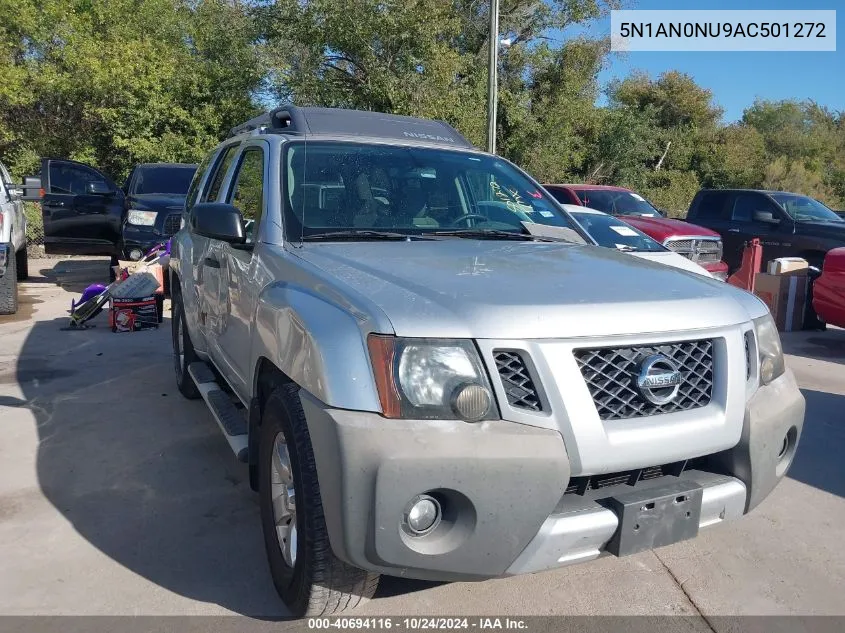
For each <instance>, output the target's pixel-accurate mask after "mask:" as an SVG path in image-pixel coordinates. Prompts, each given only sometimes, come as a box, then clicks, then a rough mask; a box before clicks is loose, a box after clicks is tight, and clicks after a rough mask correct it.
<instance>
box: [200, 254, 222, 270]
mask: <svg viewBox="0 0 845 633" xmlns="http://www.w3.org/2000/svg"><path fill="white" fill-rule="evenodd" d="M202 263H203V264H205V265H206V266H208V267H209V268H220V262H218V261H217V260H216V259H214V258H213V257H206V258H205V259H204V260H203V262H202Z"/></svg>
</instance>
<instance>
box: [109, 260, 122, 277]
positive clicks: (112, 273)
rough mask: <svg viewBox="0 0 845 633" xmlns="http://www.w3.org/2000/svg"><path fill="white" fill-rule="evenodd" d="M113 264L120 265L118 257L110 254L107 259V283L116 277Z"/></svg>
mask: <svg viewBox="0 0 845 633" xmlns="http://www.w3.org/2000/svg"><path fill="white" fill-rule="evenodd" d="M115 266H120V259H119V258H118V256H117V255H112V256H111V259H110V260H109V283H112V282H113V281H115V280H116V279H117V273H116V272H115V271H114V267H115Z"/></svg>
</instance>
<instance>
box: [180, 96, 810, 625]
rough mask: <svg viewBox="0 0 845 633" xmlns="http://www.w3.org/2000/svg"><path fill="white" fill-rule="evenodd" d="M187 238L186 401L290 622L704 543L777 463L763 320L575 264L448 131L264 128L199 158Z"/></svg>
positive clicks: (770, 326) (524, 198) (759, 310)
mask: <svg viewBox="0 0 845 633" xmlns="http://www.w3.org/2000/svg"><path fill="white" fill-rule="evenodd" d="M374 189H375V191H374ZM375 194H379V195H375ZM185 214H186V222H185V226H184V228H182V229H181V230H180V231H179V232H178V233H177V234H176V235H175V236H174V237H173V242H172V249H171V253H172V259H171V266H170V274H171V283H172V288H173V299H172V306H173V307H172V310H173V312H172V324H173V358H174V366H175V373H176V381H177V385H178V388H179V390H180V392H181V393H182V394H183V395H185V396H186V397H188V398H203V400H204V401H205V403H206V404H207V406H208V408H209V410H210V412H211V414H212V415H213V417H214V419H215V420H216V421H217V423H218V425H219V426H220V428H221V431H222V433H223V435H224V437H225V438H226V440H227V442H228V443H229V446H230V447H231V448H232V451H233V453H234V455H235V456H237V458H238V459H240V460H241V461H243V462H245V463H247V464H248V465H249V480H250V484H251V486H252V487H253V488H254V489H255V490H257V491H258V493H259V501H260V503H259V505H260V511H261V522H262V527H263V532H264V543H265V548H266V553H267V557H268V561H269V567H270V572H271V575H272V578H273V582H274V584H275V586H276V589H277V591H278V593H279V595H280V596H281V597H282V599H283V601H284V602H285V604H286V605H287V607H288V608H289V609H290V611H291V612H292V613H293V614H294V615H298V616H302V615H304V614H329V613H334V612H338V611H342V610H344V609H346V608H349V607H354V606H356V605H358V604H360V602H361V601H362V600H364V599H366V598H367V597H369V596H371V595H372V594H373V592H374V591H375V588H376V583H377V581H378V576H379V574H389V575H397V576H403V577H406V578H419V579H429V580H441V581H451V580H482V579H485V578H491V577H499V576H510V575H515V574H523V573H533V572H539V571H542V570H545V569H550V568H554V567H559V566H562V565H568V564H571V563H576V562H584V561H589V560H592V559H595V558H598V557H599V556H602V555H604V554H612V555H617V556H624V555H628V554H632V553H634V552H638V551H642V550H646V549H649V548H652V547H657V546H662V545H667V544H669V543H673V542H676V541H679V540H683V539H687V538H692V537H694V536H696V535H697V534H698V531H699V529H700V528H704V527H707V526H711V525H714V524H718V523H720V522H722V521H729V520H732V519H737V518H739V517H741V516H742V515H743V514H746V513H747V512H749V511H750V510H752V509H753V508H755V507H756V506H757V505H758V504H759V503H760V502H761V501H763V499H764V498H766V496H767V495H768V494H769V493H770V492H771V491H772V490H773V488H774V487H775V486H776V485H777V483H778V482H779V481H780V479H781V478H782V477H783V476H784V475H785V474H786V472H787V470H788V468H789V466H790V464H791V462H792V458H793V455H794V454H795V450H796V445H797V443H798V442H799V438H800V435H801V429H802V426H803V421H804V408H805V403H804V398H803V396H802V395H801V393H800V391H799V390H798V387H797V385H796V383H795V379H794V377H793V375H792V373H791V372H790V371H789V370H788V369H787V368H786V367H785V365H784V359H783V354H782V351H781V345H780V339H779V335H778V332H777V328H776V327H775V324H774V322H773V319H772V317H771V315H770V314H769V310H768V308H767V307H766V305H765V304H764V303H763V302H762V301H761V300H760V299H759V298H757V297H755V296H754V295H752V294H751V293H748V292H746V291H744V290H740V289H738V288H734V287H733V286H730V285H728V284H721V283H720V284H716V283H714V282H713V281H712V280H709V279H704V278H703V277H702V276H699V275H689V274H684V273H681V272H679V271H678V270H675V269H673V268H670V267H668V266H664V265H662V264H657V263H655V262H652V261H646V260H643V259H638V258H635V257H631V256H630V255H628V254H625V253H621V252H618V251H615V250H613V249H608V248H602V247H598V246H595V245H592V244H589V243H585V242H589V240H588V236H587V235H586V234H585V233H584V232H583V230H582V229H581V228H580V227H579V226H578V224H577V222H575V221H574V220H573V219H572V218H571V217H570V216H569V215H568V214H567V213H566V212H565V211H563V210H562V209H561V207H560V205H559V204H558V203H557V202H556V201H555V200H554V199H553V198H551V197H550V196H549V195H548V193H546V192H545V190H544V189H543V188H542V186H541V185H540V184H539V183H538V182H537V181H536V180H534V179H532V178H531V177H530V176H528V174H526V173H525V172H523V171H522V170H520V169H519V168H518V167H516V166H515V165H513V164H512V163H510V162H508V161H506V160H504V159H502V158H500V157H498V156H494V155H490V154H487V153H484V152H481V151H479V150H477V149H475V148H474V147H473V146H472V145H471V144H470V143H469V142H468V141H466V140H465V139H464V138H463V137H462V136H461V135H460V134H459V133H458V132H457V131H456V130H455V129H454V128H452V127H450V126H449V125H447V124H445V123H441V122H437V121H428V120H423V119H415V118H410V117H404V116H395V115H388V114H382V113H378V112H356V111H349V110H332V109H323V108H297V107H293V106H289V107H282V108H279V109H276V110H273V111H271V112H270V113H268V114H266V115H264V116H262V117H258V118H256V119H253V120H251V121H248V122H246V123H245V124H243V125H241V126H239V127H237V128H235V129H234V130H232V133H231V135H230V137H229V138H227V139H226V140H225V141H224V142H222V143H221V144H220V145H219V146H218V147H217V148H216V149H215V150H214V151H213V152H212V153H211V154H209V155H208V157H206V158H205V159H204V160H203V161H202V163H201V165H200V167H199V168H198V170H197V175H196V177H195V178H194V180H193V182H192V183H191V187H190V190H189V193H188V198H187V201H186V211H185ZM245 221H252V225H251V227H252V228H251V230H250V231H249V232H247V231H246V230H245V227H244V225H245ZM544 227H545V228H547V229H549V232H550V233H557V234H558V235H560V236H561V237H560V238H554V237H551V236H548V235H547V236H541V235H538V234H537V233H535V231H537V230H538V229H543V228H544ZM564 236H566V237H564ZM233 538H234V535H233Z"/></svg>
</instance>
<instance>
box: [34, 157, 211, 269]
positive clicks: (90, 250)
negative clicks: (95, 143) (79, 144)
mask: <svg viewBox="0 0 845 633" xmlns="http://www.w3.org/2000/svg"><path fill="white" fill-rule="evenodd" d="M195 170H196V165H187V164H186V165H183V164H169V163H146V164H142V165H138V166H136V167H134V168H133V169H132V171H131V173H130V175H129V178H128V179H127V181H126V183H125V185H124V187H122V188H121V187H118V186H117V185H116V184H115V182H114V181H113V180H112V179H111V178H110V177H109V176H107V175H106V174H104V173H102V172H101V171H99V170H97V169H94V168H93V167H91V166H89V165H85V164H83V163H78V162H76V161H72V160H64V159H56V158H44V159H42V160H41V174H40V180H41V195H40V197H39V198H38V200H39V201H40V202H41V211H42V216H43V218H44V250H45V252H47V253H48V254H56V255H111V257H112V263H113V264H114V263H117V260H118V259H120V258H128V259H133V258H135V257H137V258H140V256H141V255H143V253H141V255H139V252H140V251H143V250H144V249H145V248H147V247H152V246H154V245H155V244H156V243H159V242H162V241H164V240H166V239H167V238H169V237H170V236H171V235H173V233H175V232H176V231H178V230H179V224H178V222H179V221H180V220H181V215H182V206H183V205H184V196H185V193H186V191H187V187H188V184H190V181H191V177H192V176H193V172H194V171H195Z"/></svg>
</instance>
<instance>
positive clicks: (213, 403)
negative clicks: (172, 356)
mask: <svg viewBox="0 0 845 633" xmlns="http://www.w3.org/2000/svg"><path fill="white" fill-rule="evenodd" d="M188 373H189V374H190V376H191V378H193V380H194V383H195V384H196V386H197V389H198V390H199V392H200V394H201V395H202V399H203V400H205V404H206V405H208V408H209V410H210V411H211V415H212V416H214V419H215V420H216V421H217V425H218V426H219V427H220V430H221V431H223V435H224V437H225V438H226V441H227V442H229V447H230V448H231V449H232V452H233V453H234V454H235V457H237V458H238V461H241V462H244V463H246V462H247V460H248V457H249V456H248V451H247V447H248V445H249V442H248V430H249V427H248V426H247V421H246V417H245V413H246V409H239V408H238V407H237V406H236V405H235V403H234V402H232V398H231V397H230V396H229V394H227V393H226V392H225V391H223V390H222V389H221V388H220V385H218V384H217V380H216V379H215V377H214V372H212V371H211V368H210V367H209V366H208V365H206V364H205V363H203V362H201V361H197V362H195V363H191V364H190V365H188Z"/></svg>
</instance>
